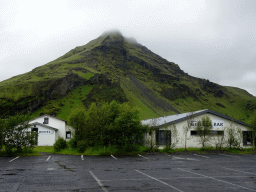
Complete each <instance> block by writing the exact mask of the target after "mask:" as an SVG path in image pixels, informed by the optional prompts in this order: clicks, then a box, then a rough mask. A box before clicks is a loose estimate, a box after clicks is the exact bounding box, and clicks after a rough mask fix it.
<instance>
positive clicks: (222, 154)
mask: <svg viewBox="0 0 256 192" xmlns="http://www.w3.org/2000/svg"><path fill="white" fill-rule="evenodd" d="M219 155H224V156H229V157H237V158H241V157H238V156H235V155H226V154H221V153H219Z"/></svg>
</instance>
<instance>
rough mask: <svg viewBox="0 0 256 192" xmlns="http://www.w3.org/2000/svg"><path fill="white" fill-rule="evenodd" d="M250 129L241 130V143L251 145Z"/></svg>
mask: <svg viewBox="0 0 256 192" xmlns="http://www.w3.org/2000/svg"><path fill="white" fill-rule="evenodd" d="M252 144H253V143H252V131H243V145H244V146H247V145H252Z"/></svg>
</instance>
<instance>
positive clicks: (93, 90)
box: [0, 32, 256, 122]
mask: <svg viewBox="0 0 256 192" xmlns="http://www.w3.org/2000/svg"><path fill="white" fill-rule="evenodd" d="M112 100H116V101H118V102H119V103H124V102H128V103H129V104H130V105H132V106H137V107H138V108H139V109H140V118H141V119H146V118H152V117H158V116H164V115H170V114H176V113H183V112H188V111H195V110H201V109H206V108H208V109H211V110H214V111H217V112H219V113H222V114H225V115H228V116H230V117H233V118H236V119H238V120H242V121H245V122H249V121H250V119H251V117H252V114H253V113H254V111H256V98H255V97H254V96H252V95H250V94H249V93H248V92H246V91H245V90H242V89H239V88H234V87H224V86H221V85H218V84H216V83H213V82H210V81H209V80H206V79H200V78H196V77H192V76H190V75H188V74H187V73H185V72H184V71H182V70H181V69H180V68H179V66H178V65H177V64H175V63H173V62H169V61H167V60H165V59H164V58H162V57H160V56H158V55H156V54H154V53H153V52H151V51H150V50H149V49H147V48H146V47H145V46H142V45H140V44H139V43H137V42H136V40H134V39H127V38H125V37H123V36H122V34H121V33H119V32H113V33H104V34H103V35H102V36H100V37H98V38H97V39H95V40H92V41H91V42H89V43H88V44H86V45H84V46H80V47H76V48H74V49H72V50H71V51H69V52H68V53H66V54H65V55H63V56H61V57H59V58H57V59H56V60H54V61H52V62H49V63H47V64H45V65H43V66H40V67H37V68H35V69H33V70H32V71H30V72H28V73H25V74H22V75H18V76H15V77H12V78H10V79H7V80H5V81H2V82H0V116H1V117H6V116H8V115H13V114H15V113H26V112H32V113H33V116H37V115H39V114H42V113H47V114H51V115H56V116H57V117H60V118H63V119H65V120H68V119H69V114H70V112H71V111H72V110H73V109H75V108H88V107H89V105H90V104H91V103H92V102H94V103H99V102H103V101H104V102H110V101H112Z"/></svg>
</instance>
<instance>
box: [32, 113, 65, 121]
mask: <svg viewBox="0 0 256 192" xmlns="http://www.w3.org/2000/svg"><path fill="white" fill-rule="evenodd" d="M45 116H47V117H51V118H54V119H58V120H61V121H65V120H63V119H60V118H57V117H54V116H51V115H48V114H44V115H41V116H39V117H45ZM39 117H35V118H33V119H31V120H30V121H33V120H35V119H37V118H39ZM65 123H67V121H65Z"/></svg>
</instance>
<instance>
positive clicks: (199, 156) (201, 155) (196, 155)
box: [193, 154, 210, 158]
mask: <svg viewBox="0 0 256 192" xmlns="http://www.w3.org/2000/svg"><path fill="white" fill-rule="evenodd" d="M193 155H195V156H199V157H204V158H210V157H207V156H203V155H197V154H193Z"/></svg>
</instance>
